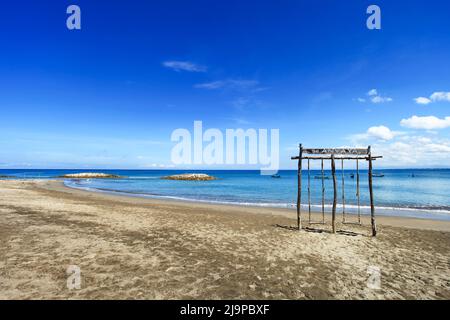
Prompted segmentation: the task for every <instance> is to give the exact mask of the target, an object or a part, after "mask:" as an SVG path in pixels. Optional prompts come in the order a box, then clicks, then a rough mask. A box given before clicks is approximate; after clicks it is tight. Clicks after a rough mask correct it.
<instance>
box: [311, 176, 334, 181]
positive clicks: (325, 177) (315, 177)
mask: <svg viewBox="0 0 450 320" xmlns="http://www.w3.org/2000/svg"><path fill="white" fill-rule="evenodd" d="M323 178H324V179H326V180H328V179H331V177H330V176H323ZM314 179H322V176H314Z"/></svg>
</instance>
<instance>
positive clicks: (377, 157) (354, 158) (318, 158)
mask: <svg viewBox="0 0 450 320" xmlns="http://www.w3.org/2000/svg"><path fill="white" fill-rule="evenodd" d="M381 158H383V156H372V157H371V160H376V159H381ZM298 159H300V158H299V157H291V160H298ZM308 159H310V160H331V156H325V157H320V156H317V157H315V156H314V157H310V156H307V157H302V160H308ZM334 160H369V157H368V156H367V157H357V156H356V157H334Z"/></svg>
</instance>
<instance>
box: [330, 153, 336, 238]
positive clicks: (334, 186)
mask: <svg viewBox="0 0 450 320" xmlns="http://www.w3.org/2000/svg"><path fill="white" fill-rule="evenodd" d="M331 173H332V175H333V189H334V190H333V211H332V212H331V223H332V227H333V233H336V204H337V181H336V163H335V162H334V154H332V155H331Z"/></svg>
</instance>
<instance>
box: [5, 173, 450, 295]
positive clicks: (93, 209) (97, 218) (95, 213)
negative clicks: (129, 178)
mask: <svg viewBox="0 0 450 320" xmlns="http://www.w3.org/2000/svg"><path fill="white" fill-rule="evenodd" d="M328 220H329V217H328ZM295 223H296V220H295V211H293V210H280V209H269V208H264V209H263V208H243V207H235V206H216V205H207V204H195V203H178V202H166V201H159V200H149V199H140V198H131V197H121V196H113V195H108V194H98V193H89V192H86V191H80V190H72V189H68V188H65V187H64V186H63V185H62V183H61V182H59V181H0V299H67V298H72V299H180V298H186V299H244V298H246V299H449V298H450V223H449V222H442V221H428V220H420V219H405V218H402V219H400V218H379V219H378V224H379V236H377V237H376V238H372V237H370V236H368V235H369V234H370V227H369V226H368V225H367V223H366V225H365V226H364V227H359V226H358V227H356V226H349V225H345V226H342V225H338V229H339V230H343V231H346V232H340V233H338V234H331V233H329V232H328V230H329V226H326V227H322V226H320V225H314V228H313V229H311V230H308V231H307V230H304V231H302V232H298V231H295V230H293V229H292V227H293V226H295ZM69 265H77V266H79V267H80V269H81V289H80V290H69V289H67V286H66V281H67V274H66V270H67V267H68V266H69ZM370 266H375V267H379V268H380V270H381V286H380V289H373V288H369V287H368V286H367V281H368V278H369V274H368V273H367V270H368V268H369V267H370Z"/></svg>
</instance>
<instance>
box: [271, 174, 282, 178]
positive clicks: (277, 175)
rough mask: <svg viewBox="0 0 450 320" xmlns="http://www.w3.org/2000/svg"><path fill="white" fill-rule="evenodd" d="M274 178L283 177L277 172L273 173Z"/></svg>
mask: <svg viewBox="0 0 450 320" xmlns="http://www.w3.org/2000/svg"><path fill="white" fill-rule="evenodd" d="M272 178H275V179H279V178H281V176H280V175H279V174H278V173H277V174H273V175H272Z"/></svg>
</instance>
